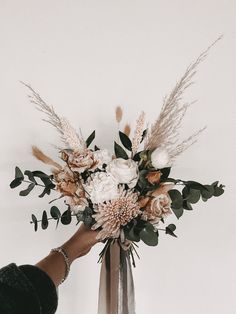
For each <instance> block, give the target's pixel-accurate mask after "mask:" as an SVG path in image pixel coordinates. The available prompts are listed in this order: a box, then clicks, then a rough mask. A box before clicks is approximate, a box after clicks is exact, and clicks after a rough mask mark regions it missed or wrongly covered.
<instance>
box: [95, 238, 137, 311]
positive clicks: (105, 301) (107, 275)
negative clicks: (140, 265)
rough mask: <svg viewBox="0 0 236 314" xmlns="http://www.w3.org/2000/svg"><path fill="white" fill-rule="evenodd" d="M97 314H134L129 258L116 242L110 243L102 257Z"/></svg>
mask: <svg viewBox="0 0 236 314" xmlns="http://www.w3.org/2000/svg"><path fill="white" fill-rule="evenodd" d="M98 314H135V297H134V282H133V274H132V268H131V263H130V256H129V253H128V251H125V250H124V249H122V248H121V246H120V244H119V242H118V241H114V242H113V243H111V244H110V246H109V247H108V248H107V250H106V253H105V255H104V256H103V260H102V267H101V274H100V287H99V300H98Z"/></svg>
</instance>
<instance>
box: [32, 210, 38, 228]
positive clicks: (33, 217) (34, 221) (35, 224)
mask: <svg viewBox="0 0 236 314" xmlns="http://www.w3.org/2000/svg"><path fill="white" fill-rule="evenodd" d="M31 219H32V222H31V223H33V224H34V231H37V230H38V221H37V218H36V217H35V215H34V214H32V215H31Z"/></svg>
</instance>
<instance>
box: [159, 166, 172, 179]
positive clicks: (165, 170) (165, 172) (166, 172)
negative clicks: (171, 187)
mask: <svg viewBox="0 0 236 314" xmlns="http://www.w3.org/2000/svg"><path fill="white" fill-rule="evenodd" d="M170 171H171V167H167V168H163V169H161V173H162V175H161V180H162V181H164V180H166V179H167V178H168V177H169V175H170Z"/></svg>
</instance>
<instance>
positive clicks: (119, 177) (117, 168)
mask: <svg viewBox="0 0 236 314" xmlns="http://www.w3.org/2000/svg"><path fill="white" fill-rule="evenodd" d="M106 171H107V172H108V173H110V174H111V175H112V176H113V177H114V179H115V180H116V181H117V182H118V183H124V184H128V186H129V188H130V189H132V188H133V187H135V185H136V184H137V181H138V165H137V163H136V162H135V161H133V160H132V159H127V160H126V159H123V158H116V159H113V160H112V161H111V162H110V163H109V164H108V166H107V169H106Z"/></svg>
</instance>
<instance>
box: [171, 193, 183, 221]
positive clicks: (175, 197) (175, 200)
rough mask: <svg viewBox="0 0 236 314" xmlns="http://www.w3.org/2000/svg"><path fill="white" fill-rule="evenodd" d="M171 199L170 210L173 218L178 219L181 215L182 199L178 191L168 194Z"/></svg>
mask: <svg viewBox="0 0 236 314" xmlns="http://www.w3.org/2000/svg"><path fill="white" fill-rule="evenodd" d="M168 194H169V195H170V198H171V201H172V203H171V208H172V211H173V212H174V214H175V216H176V217H177V218H178V219H179V218H180V217H181V216H182V215H183V212H184V210H183V197H182V194H181V193H180V192H179V191H178V190H175V189H173V190H170V191H169V192H168Z"/></svg>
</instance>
